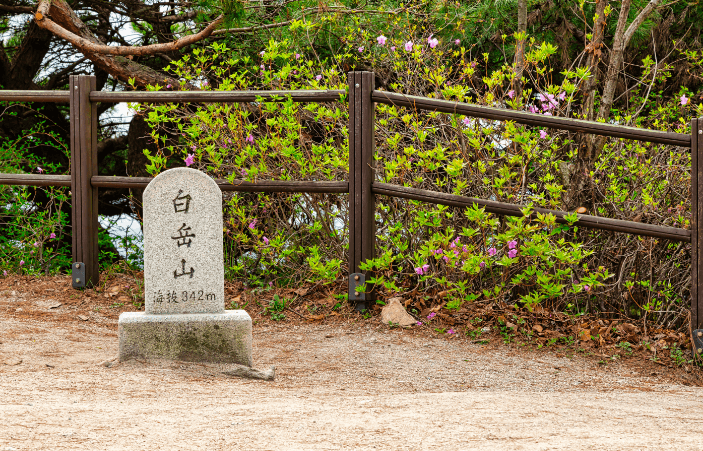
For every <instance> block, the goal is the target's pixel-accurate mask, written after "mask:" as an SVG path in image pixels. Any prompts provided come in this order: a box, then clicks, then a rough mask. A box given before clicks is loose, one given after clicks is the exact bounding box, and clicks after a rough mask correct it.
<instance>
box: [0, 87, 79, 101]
mask: <svg viewBox="0 0 703 451" xmlns="http://www.w3.org/2000/svg"><path fill="white" fill-rule="evenodd" d="M70 101H71V94H70V93H69V91H2V90H0V102H49V103H52V102H53V103H69V102H70Z"/></svg>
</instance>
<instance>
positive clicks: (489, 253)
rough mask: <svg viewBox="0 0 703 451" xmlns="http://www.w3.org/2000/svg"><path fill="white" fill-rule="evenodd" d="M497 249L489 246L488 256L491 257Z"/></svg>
mask: <svg viewBox="0 0 703 451" xmlns="http://www.w3.org/2000/svg"><path fill="white" fill-rule="evenodd" d="M497 252H498V251H497V250H496V248H495V247H491V248H489V249H488V256H489V257H493V256H494V255H495V254H496V253H497Z"/></svg>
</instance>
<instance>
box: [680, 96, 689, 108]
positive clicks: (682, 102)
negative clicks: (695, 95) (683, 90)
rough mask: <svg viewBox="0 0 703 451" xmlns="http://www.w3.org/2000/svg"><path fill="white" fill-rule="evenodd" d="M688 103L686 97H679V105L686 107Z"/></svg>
mask: <svg viewBox="0 0 703 451" xmlns="http://www.w3.org/2000/svg"><path fill="white" fill-rule="evenodd" d="M687 103H688V97H686V94H684V95H682V96H681V105H686V104H687Z"/></svg>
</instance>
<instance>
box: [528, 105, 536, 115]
mask: <svg viewBox="0 0 703 451" xmlns="http://www.w3.org/2000/svg"><path fill="white" fill-rule="evenodd" d="M527 111H529V112H530V113H536V112H537V108H535V106H534V105H530V106H529V108H527Z"/></svg>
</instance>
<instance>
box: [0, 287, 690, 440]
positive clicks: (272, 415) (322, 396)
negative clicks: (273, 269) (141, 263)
mask: <svg viewBox="0 0 703 451" xmlns="http://www.w3.org/2000/svg"><path fill="white" fill-rule="evenodd" d="M69 284H70V280H69V278H67V277H51V278H48V277H47V278H40V279H30V278H20V277H15V278H12V277H11V278H7V279H0V419H1V423H0V451H1V450H3V449H8V450H9V449H15V450H25V449H32V450H34V449H38V450H43V449H52V450H56V449H71V450H82V449H86V450H88V449H89V450H93V449H119V450H130V449H140V450H141V449H151V450H159V449H163V450H172V449H205V448H207V449H208V450H220V449H222V450H229V449H301V450H303V449H305V450H309V449H439V448H449V449H490V450H498V449H511V450H514V449H530V450H532V449H535V450H538V449H539V450H546V449H589V450H590V449H598V450H600V449H603V450H606V449H608V450H609V449H613V450H615V449H617V450H622V449H633V450H635V449H637V450H640V449H652V450H654V449H656V450H660V449H672V450H674V449H676V450H689V449H690V450H701V449H703V445H701V444H702V443H703V433H702V432H701V430H700V429H699V428H698V427H697V426H696V425H697V424H698V425H700V424H701V421H700V406H701V402H703V390H701V389H700V388H698V387H699V386H700V385H701V370H700V369H698V368H697V367H695V366H693V365H690V364H684V365H681V366H678V365H675V362H673V361H671V360H670V359H665V358H663V357H664V354H666V353H665V352H663V350H660V353H659V355H660V356H662V358H660V359H658V360H657V361H656V362H654V361H652V360H650V359H651V358H652V357H653V354H652V352H653V351H649V350H647V349H643V348H639V349H635V348H633V349H632V355H630V356H628V355H627V354H629V353H627V352H623V350H622V348H616V347H612V346H609V345H607V344H604V345H602V346H599V347H590V346H585V345H584V346H585V347H584V348H581V347H579V345H573V346H568V347H567V346H561V347H558V346H549V347H543V348H542V349H536V345H532V344H526V345H525V346H522V345H521V343H522V342H521V341H520V339H519V334H518V335H515V337H513V340H512V343H510V344H505V343H504V342H503V339H502V338H501V336H500V335H499V334H498V333H497V332H490V333H485V334H482V335H481V336H480V339H481V340H484V339H486V340H488V343H487V344H481V343H482V342H481V343H479V342H476V341H477V340H475V339H474V338H472V337H467V336H465V335H464V334H463V333H457V334H454V335H447V334H439V333H437V332H435V331H434V329H440V330H441V329H442V328H444V329H447V328H449V327H454V328H456V329H457V330H458V331H461V332H463V331H465V330H466V329H465V328H463V327H462V328H460V327H459V326H457V325H452V324H444V325H443V323H442V322H441V320H440V321H436V322H434V323H433V324H432V326H431V327H428V326H420V327H413V328H409V329H401V328H389V327H388V326H387V325H383V324H381V323H380V322H379V320H378V316H377V315H376V316H372V317H371V318H369V319H364V318H363V317H362V316H361V315H360V314H358V313H355V312H352V311H350V310H347V309H345V308H344V307H342V308H338V309H337V310H333V306H334V304H335V303H336V300H334V298H333V297H331V295H330V293H326V292H322V291H321V290H319V289H318V290H312V289H307V292H306V291H299V293H298V294H297V295H296V294H293V293H289V294H290V297H295V298H297V300H296V301H295V302H294V303H293V304H292V305H291V310H286V311H285V312H284V313H285V315H286V319H285V320H281V321H272V320H271V318H270V314H262V311H263V308H262V306H263V305H266V302H264V301H263V300H265V299H269V298H270V297H271V295H272V293H273V292H267V293H264V294H258V295H253V294H251V293H243V292H241V287H237V286H234V285H233V286H228V290H227V292H228V303H230V302H236V303H238V304H240V305H241V304H246V303H247V301H248V302H249V304H247V306H246V308H247V310H248V311H249V313H250V315H252V318H253V319H254V321H255V324H254V359H255V366H256V367H260V368H265V367H269V366H272V365H275V366H276V380H275V381H274V382H263V381H252V380H245V379H236V378H232V377H228V376H225V375H223V374H222V371H223V370H225V369H226V367H224V366H220V365H205V364H193V363H186V362H166V361H155V362H145V361H129V362H122V363H118V364H115V365H113V366H110V367H106V366H103V365H102V363H103V362H105V361H107V360H110V359H112V358H114V356H115V355H116V352H117V345H118V343H117V333H116V332H117V317H118V316H119V313H121V312H122V311H129V310H137V307H138V306H139V301H140V299H141V294H140V292H139V289H138V279H136V280H135V279H134V278H132V277H130V276H127V275H112V276H110V277H109V278H107V281H106V283H104V284H103V285H101V286H100V287H98V288H97V289H95V290H86V291H85V292H78V291H74V290H72V289H71V288H70V287H69ZM113 287H117V288H113ZM111 289H112V291H111ZM301 293H302V294H301ZM283 294H285V293H281V295H283ZM237 296H239V298H237ZM257 300H258V302H257ZM133 302H134V303H135V304H133ZM59 303H60V304H61V305H60V306H58V307H57V306H56V305H57V304H59ZM120 304H122V305H120ZM258 304H261V305H258ZM306 305H307V306H306ZM52 307H53V308H52ZM484 313H485V312H484ZM505 315H506V313H505V312H502V311H499V312H497V313H496V314H495V315H494V316H496V317H500V316H503V317H504V318H508V319H509V318H510V316H505ZM81 317H82V318H85V320H83V319H81ZM484 317H486V315H484ZM450 320H451V318H450ZM528 321H531V322H534V321H538V320H535V319H533V318H528ZM539 321H540V324H542V323H544V324H545V325H546V324H547V322H546V321H544V320H539ZM487 323H488V319H486V320H485V322H484V323H482V325H484V324H487ZM535 342H540V341H539V338H536V340H535ZM579 349H583V351H579ZM616 355H617V356H618V357H614V356H616Z"/></svg>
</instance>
